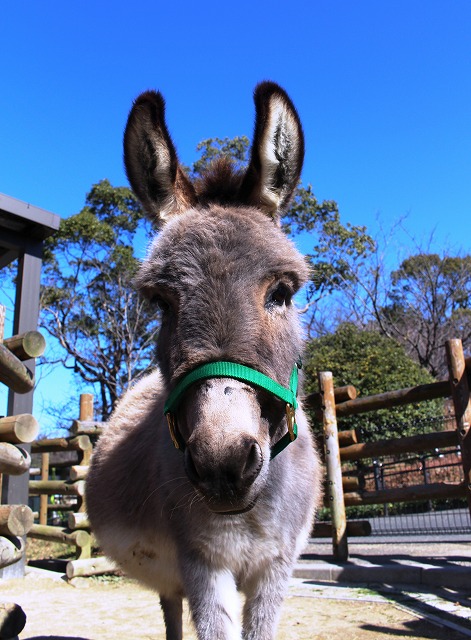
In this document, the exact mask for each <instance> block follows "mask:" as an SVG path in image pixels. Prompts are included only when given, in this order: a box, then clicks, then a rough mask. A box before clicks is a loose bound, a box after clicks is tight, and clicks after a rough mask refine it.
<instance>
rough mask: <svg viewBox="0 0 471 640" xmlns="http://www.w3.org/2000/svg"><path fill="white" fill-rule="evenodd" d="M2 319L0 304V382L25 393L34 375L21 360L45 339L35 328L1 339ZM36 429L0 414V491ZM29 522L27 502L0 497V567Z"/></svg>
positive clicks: (18, 549) (31, 421)
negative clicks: (4, 478) (0, 416)
mask: <svg viewBox="0 0 471 640" xmlns="http://www.w3.org/2000/svg"><path fill="white" fill-rule="evenodd" d="M4 320H5V308H4V307H3V306H0V382H1V383H3V384H5V385H6V386H7V387H8V388H9V389H13V390H14V391H16V392H17V393H27V392H28V391H31V389H32V388H33V386H34V376H33V375H32V374H31V372H30V370H29V369H28V368H27V367H26V366H25V365H24V364H23V361H25V360H29V359H30V358H35V357H38V356H40V355H41V354H42V353H43V352H44V349H45V346H46V343H45V340H44V338H43V336H42V335H41V334H40V333H39V332H37V331H29V332H27V333H25V334H23V335H18V336H13V337H12V338H7V339H3V331H4ZM38 431H39V425H38V423H37V421H36V420H35V418H34V417H33V416H32V415H30V414H20V415H16V416H5V417H2V418H0V495H1V487H2V480H3V476H5V475H9V476H19V475H22V474H23V473H27V472H28V470H29V468H30V465H31V456H30V454H29V452H28V451H27V450H26V449H24V448H23V447H22V446H21V445H24V444H28V443H30V442H32V441H33V440H34V439H35V438H36V436H37V434H38ZM32 526H33V512H32V511H31V509H30V508H29V507H28V506H27V505H25V504H1V498H0V569H3V568H4V567H7V566H9V565H12V564H15V563H16V562H18V561H19V560H21V559H22V558H24V554H25V543H24V539H23V537H24V536H25V535H26V534H27V533H28V532H29V531H30V530H31V527H32Z"/></svg>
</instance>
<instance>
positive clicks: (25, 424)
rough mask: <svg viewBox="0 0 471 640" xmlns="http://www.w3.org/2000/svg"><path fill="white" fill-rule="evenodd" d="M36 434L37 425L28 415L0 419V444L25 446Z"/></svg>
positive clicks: (22, 414) (37, 430)
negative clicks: (0, 442) (7, 443)
mask: <svg viewBox="0 0 471 640" xmlns="http://www.w3.org/2000/svg"><path fill="white" fill-rule="evenodd" d="M0 346H1V345H0ZM38 432H39V423H38V421H37V420H36V418H34V417H33V416H32V415H31V414H29V413H21V414H19V415H17V416H6V417H5V418H0V441H2V442H10V443H11V444H27V443H29V442H33V440H34V439H35V438H36V437H37V435H38Z"/></svg>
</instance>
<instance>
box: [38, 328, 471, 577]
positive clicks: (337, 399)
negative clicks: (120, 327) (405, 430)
mask: <svg viewBox="0 0 471 640" xmlns="http://www.w3.org/2000/svg"><path fill="white" fill-rule="evenodd" d="M446 352H447V359H448V364H449V371H450V377H449V380H446V381H441V382H435V383H431V384H427V385H419V386H416V387H411V388H407V389H401V390H397V391H390V392H386V393H382V394H378V395H375V396H366V397H362V398H357V393H356V390H355V388H354V387H353V386H351V385H348V386H344V387H339V388H334V386H333V379H332V374H331V373H329V372H320V373H319V392H318V393H315V394H312V395H310V396H308V397H306V398H305V401H304V404H305V405H307V406H309V407H311V408H314V409H315V410H316V411H317V415H318V417H319V420H320V421H321V422H322V425H323V440H324V459H325V467H326V480H325V489H326V490H325V493H326V498H325V500H326V501H325V504H326V506H328V507H329V509H330V511H331V517H332V522H331V523H318V524H317V525H316V528H315V531H314V535H315V536H316V537H328V536H332V545H333V553H334V556H335V557H336V558H337V559H339V560H346V559H347V558H348V537H349V536H357V535H368V534H369V533H370V531H371V526H370V524H369V522H367V521H365V522H361V521H354V522H347V518H346V515H345V507H346V506H351V505H370V504H384V503H393V502H414V501H421V500H431V499H443V498H455V497H465V498H467V499H468V504H470V505H471V499H470V498H471V496H470V480H471V478H470V470H471V447H470V440H469V436H468V433H469V425H470V422H471V412H470V409H469V406H470V404H469V397H470V396H469V387H468V374H467V370H471V361H469V362H466V361H465V359H464V355H463V350H462V346H461V342H460V341H459V340H449V341H448V342H447V345H446ZM450 396H451V397H452V398H453V403H454V410H455V415H456V423H457V428H456V429H455V430H453V431H439V432H438V431H437V432H436V433H427V434H424V435H415V436H409V437H403V438H389V439H384V440H380V441H376V442H365V443H362V442H359V441H358V437H357V434H356V432H355V431H353V430H352V431H340V432H338V430H337V417H338V416H342V417H343V416H348V415H354V414H358V413H363V412H368V411H375V410H377V409H380V408H381V409H387V408H390V407H393V406H398V405H404V404H409V403H416V402H420V401H424V400H430V399H436V398H447V397H450ZM101 427H102V425H101V423H99V422H96V421H94V420H93V397H92V396H91V395H90V394H83V395H82V396H81V404H80V416H79V419H78V420H75V421H74V423H73V426H72V435H71V436H70V437H68V438H61V439H58V440H46V441H37V442H35V443H34V444H33V451H34V452H41V454H42V470H41V473H42V476H41V480H37V481H33V480H32V481H31V482H30V492H31V495H41V496H42V497H41V500H42V507H41V508H40V516H39V518H40V520H39V524H38V525H34V526H33V527H32V529H31V531H30V533H29V535H31V536H33V537H38V538H39V537H41V538H45V539H47V540H56V541H62V542H64V543H73V544H75V545H76V546H77V559H76V560H75V561H71V562H69V563H68V566H67V575H68V576H69V578H71V577H75V576H77V575H92V574H94V573H102V572H104V571H108V570H110V569H112V568H113V565H111V564H110V563H109V562H107V561H106V560H105V559H104V558H90V529H89V523H88V520H87V518H86V505H85V504H84V501H83V487H84V484H83V483H84V481H85V478H86V472H87V468H88V460H89V458H90V455H91V452H92V442H93V441H94V440H95V438H96V437H97V436H98V435H99V433H100V431H101ZM456 445H459V446H460V449H461V454H462V455H461V460H462V464H463V475H464V478H465V480H464V481H463V482H457V483H449V482H434V483H431V484H430V483H429V484H425V483H423V484H415V485H409V486H404V487H400V488H392V489H391V488H390V489H383V490H371V488H369V487H365V484H364V482H362V478H361V477H359V476H358V475H354V474H352V470H351V463H352V462H355V461H358V460H362V459H366V458H375V457H377V456H378V457H380V456H385V455H396V454H401V453H423V452H426V451H431V450H434V449H436V448H439V449H442V448H446V447H451V446H456ZM58 450H62V451H63V450H69V451H70V450H74V451H76V452H78V456H79V459H78V461H77V462H76V463H71V464H69V465H68V468H69V476H68V478H67V479H66V480H62V481H60V482H59V484H57V481H53V480H51V479H50V469H51V464H50V462H49V459H48V456H49V453H51V452H53V451H58ZM51 494H54V495H56V496H57V495H59V496H71V495H73V496H75V498H74V504H73V507H74V508H73V511H71V513H69V518H68V527H67V528H61V527H52V526H50V525H49V526H48V525H47V524H46V522H47V513H48V511H50V510H51V509H57V508H58V505H57V503H55V504H53V505H52V504H51V503H50V501H49V502H48V503H47V502H46V501H47V500H48V498H47V496H48V495H51ZM59 504H60V506H61V508H62V510H66V509H71V508H72V505H70V504H69V505H68V504H65V503H62V504H61V503H59ZM82 534H85V535H82Z"/></svg>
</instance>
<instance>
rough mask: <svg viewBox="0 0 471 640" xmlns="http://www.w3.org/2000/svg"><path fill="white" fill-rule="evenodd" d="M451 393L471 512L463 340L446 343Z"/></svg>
mask: <svg viewBox="0 0 471 640" xmlns="http://www.w3.org/2000/svg"><path fill="white" fill-rule="evenodd" d="M445 348H446V357H447V363H448V371H449V375H450V383H451V393H452V397H453V406H454V409H455V419H456V427H457V431H458V437H459V440H460V448H461V463H462V465H463V472H464V477H465V478H466V485H465V487H466V499H467V501H468V508H469V511H470V513H471V485H470V478H471V399H470V395H469V384H468V376H467V373H466V361H465V358H464V353H463V345H462V344H461V340H457V339H453V340H447V341H446V343H445Z"/></svg>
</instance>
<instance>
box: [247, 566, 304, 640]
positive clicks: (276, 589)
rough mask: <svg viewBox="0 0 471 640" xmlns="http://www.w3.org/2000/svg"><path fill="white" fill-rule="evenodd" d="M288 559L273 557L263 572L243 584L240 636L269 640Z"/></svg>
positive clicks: (284, 585)
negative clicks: (242, 613) (242, 619)
mask: <svg viewBox="0 0 471 640" xmlns="http://www.w3.org/2000/svg"><path fill="white" fill-rule="evenodd" d="M291 568H292V567H291V563H286V561H284V560H283V559H281V558H280V559H275V560H274V561H273V563H272V564H271V565H270V566H269V567H267V568H266V571H265V572H264V573H261V574H258V575H257V576H256V577H255V576H254V577H253V578H252V580H251V581H250V582H249V583H248V584H246V585H244V592H245V595H246V601H245V605H244V616H243V617H244V626H243V634H242V637H243V639H244V640H273V639H274V638H275V633H276V628H277V626H278V621H279V618H280V613H281V605H282V604H283V600H284V597H285V594H286V591H287V588H288V582H289V578H290V575H291Z"/></svg>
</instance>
